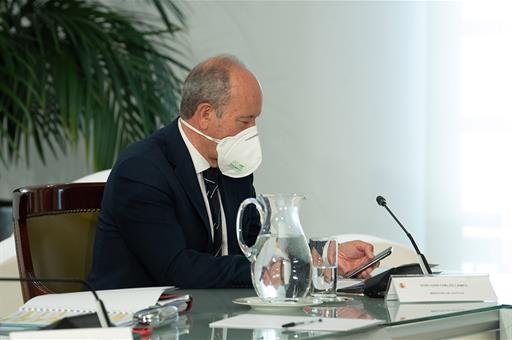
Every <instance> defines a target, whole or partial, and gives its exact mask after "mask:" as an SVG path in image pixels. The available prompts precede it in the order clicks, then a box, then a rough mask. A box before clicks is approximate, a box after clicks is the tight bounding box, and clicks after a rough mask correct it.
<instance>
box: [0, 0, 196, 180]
mask: <svg viewBox="0 0 512 340" xmlns="http://www.w3.org/2000/svg"><path fill="white" fill-rule="evenodd" d="M147 2H148V3H149V4H151V5H153V6H154V7H155V8H156V10H157V13H158V15H157V16H148V15H144V16H141V15H138V14H137V13H135V12H127V11H125V10H119V9H114V8H111V7H109V6H107V5H105V4H104V3H103V1H99V0H98V1H93V0H89V1H83V0H67V1H58V0H0V51H1V53H0V154H1V157H0V161H2V162H3V163H4V164H5V165H6V166H9V165H10V164H15V163H17V162H18V161H19V160H20V159H21V158H22V157H21V150H20V148H21V147H22V145H23V144H24V145H25V146H27V145H28V144H29V141H32V142H34V145H35V146H36V152H37V153H38V154H39V157H40V158H41V160H43V161H44V160H45V158H46V156H45V150H47V149H48V148H49V150H50V151H51V152H52V153H53V154H54V155H58V154H59V153H61V154H65V153H66V152H67V150H68V147H67V145H69V146H72V147H76V146H77V145H79V143H80V141H81V140H82V139H83V140H84V141H85V147H86V150H87V154H89V151H90V152H91V153H92V160H91V162H92V164H93V167H94V168H95V169H97V170H99V169H105V168H108V167H111V166H112V164H113V162H114V160H115V159H116V157H117V156H118V154H119V152H120V150H122V149H124V148H125V147H126V146H127V145H128V144H130V143H133V142H134V141H136V140H138V139H140V138H143V137H144V136H147V135H148V134H150V133H152V132H153V131H155V130H156V129H157V128H159V127H160V125H161V124H166V123H168V122H169V121H170V120H171V119H173V118H174V117H175V116H176V115H177V113H178V107H179V96H180V90H181V78H180V75H181V74H183V72H182V71H183V70H188V67H187V66H186V62H185V61H186V58H185V56H184V55H183V54H182V53H181V52H180V49H182V46H180V45H179V44H178V43H177V42H176V39H175V38H173V37H174V35H175V33H176V32H178V31H180V30H182V29H183V28H185V17H184V14H183V11H182V10H181V8H180V6H178V5H177V3H175V2H173V1H170V0H148V1H147ZM162 27H164V29H162ZM22 141H23V143H22ZM29 151H30V150H29V149H28V148H26V151H25V155H24V158H25V160H26V161H28V159H29V158H30V154H29Z"/></svg>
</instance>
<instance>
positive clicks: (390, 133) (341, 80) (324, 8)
mask: <svg viewBox="0 0 512 340" xmlns="http://www.w3.org/2000/svg"><path fill="white" fill-rule="evenodd" d="M189 6H190V8H189V11H190V17H191V18H192V21H191V25H190V32H189V35H188V37H189V38H188V42H189V43H190V45H191V46H192V52H193V58H194V60H195V61H200V60H202V59H204V58H206V57H208V56H211V55H215V54H218V53H225V52H228V53H232V54H235V55H237V56H238V57H240V58H241V59H242V60H243V61H244V62H246V63H247V65H248V66H249V67H250V68H251V69H252V70H253V71H254V72H255V74H256V75H257V76H258V78H259V79H260V81H261V83H262V86H263V91H264V109H263V114H262V116H261V118H260V120H259V122H258V126H259V130H260V134H261V139H262V146H263V152H264V161H263V165H262V166H261V168H260V169H259V170H258V171H257V173H256V178H257V180H256V184H257V190H258V191H259V192H296V193H300V194H304V195H305V196H306V197H307V199H308V200H307V201H306V202H305V203H304V205H303V211H302V223H303V226H304V229H305V231H306V233H307V234H308V235H313V234H315V235H327V234H337V233H351V232H362V233H370V234H375V235H378V236H383V237H387V238H391V239H395V240H398V241H404V242H406V240H405V236H404V235H403V234H402V233H401V232H400V231H399V229H397V226H395V224H394V222H393V221H392V220H391V218H390V217H389V216H388V215H387V213H386V212H385V211H384V210H383V209H382V208H380V207H378V206H377V204H376V203H375V197H376V196H377V195H378V194H382V195H384V196H386V197H387V198H388V203H389V205H390V207H391V208H393V209H395V210H396V213H397V215H398V216H400V217H401V218H402V219H403V222H404V223H405V224H406V225H407V226H408V227H409V229H410V231H411V232H413V233H414V234H415V235H418V236H417V237H418V239H419V241H420V242H419V243H420V244H422V243H423V240H424V220H425V216H424V211H425V199H424V194H425V188H424V182H425V178H424V177H425V157H426V148H425V93H426V92H425V91H426V90H425V85H426V84H425V66H426V61H425V57H426V56H425V45H426V41H425V39H426V34H425V20H424V17H425V5H424V4H422V3H414V2H413V3H408V2H252V1H251V2H224V1H216V2H191V3H189Z"/></svg>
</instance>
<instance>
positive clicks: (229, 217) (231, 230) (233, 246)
mask: <svg viewBox="0 0 512 340" xmlns="http://www.w3.org/2000/svg"><path fill="white" fill-rule="evenodd" d="M220 177H221V179H220V181H219V182H220V186H219V188H220V196H221V198H222V207H223V208H224V215H225V216H226V235H227V243H228V254H230V255H232V254H239V253H240V248H239V246H238V239H237V237H236V224H235V223H236V222H235V221H236V214H237V212H238V204H237V203H236V202H237V199H238V191H237V190H236V188H234V187H233V183H232V179H230V178H228V177H226V176H224V175H221V176H220ZM229 221H234V222H235V223H233V224H230V223H229Z"/></svg>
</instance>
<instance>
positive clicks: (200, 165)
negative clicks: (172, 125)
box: [178, 118, 210, 174]
mask: <svg viewBox="0 0 512 340" xmlns="http://www.w3.org/2000/svg"><path fill="white" fill-rule="evenodd" d="M178 123H179V124H178V128H179V130H180V134H181V138H183V141H184V142H185V145H186V146H187V149H188V153H189V154H190V157H191V158H192V163H193V164H194V168H195V170H196V173H197V174H199V173H201V172H203V171H205V170H207V169H208V168H209V167H210V163H208V161H207V160H206V158H204V157H203V155H201V154H200V153H199V151H197V149H196V147H195V146H194V145H193V144H192V142H190V140H189V139H188V137H187V135H186V134H185V131H183V127H182V126H181V118H180V119H179V120H178Z"/></svg>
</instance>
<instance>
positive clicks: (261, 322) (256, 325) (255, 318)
mask: <svg viewBox="0 0 512 340" xmlns="http://www.w3.org/2000/svg"><path fill="white" fill-rule="evenodd" d="M318 319H319V318H318V317H307V316H289V315H268V314H267V315H264V314H241V315H237V316H234V317H231V318H227V319H223V320H219V321H215V322H212V323H210V328H238V329H275V328H277V329H279V328H282V329H283V330H285V328H283V327H282V325H283V324H285V323H289V322H308V321H313V320H318ZM320 319H322V321H321V322H314V323H309V324H305V325H298V326H295V327H290V328H286V329H288V330H290V331H326V332H341V331H351V330H356V329H362V328H368V327H373V326H377V325H379V324H381V323H383V322H384V321H383V320H363V319H338V318H320Z"/></svg>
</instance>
